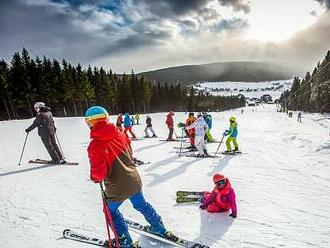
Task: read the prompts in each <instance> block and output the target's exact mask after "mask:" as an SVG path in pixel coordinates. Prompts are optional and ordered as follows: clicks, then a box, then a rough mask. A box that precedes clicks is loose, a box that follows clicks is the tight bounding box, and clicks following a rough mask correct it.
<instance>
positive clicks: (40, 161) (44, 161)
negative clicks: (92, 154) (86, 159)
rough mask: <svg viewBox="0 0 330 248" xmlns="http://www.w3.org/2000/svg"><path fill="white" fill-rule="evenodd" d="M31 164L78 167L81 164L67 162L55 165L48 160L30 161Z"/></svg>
mask: <svg viewBox="0 0 330 248" xmlns="http://www.w3.org/2000/svg"><path fill="white" fill-rule="evenodd" d="M29 163H32V164H52V165H78V164H79V163H76V162H65V163H64V164H59V163H54V162H52V161H49V160H46V159H39V158H37V159H35V160H29Z"/></svg>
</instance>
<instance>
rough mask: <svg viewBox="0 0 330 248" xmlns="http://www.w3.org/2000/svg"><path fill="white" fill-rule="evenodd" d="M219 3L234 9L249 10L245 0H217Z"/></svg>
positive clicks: (247, 11)
mask: <svg viewBox="0 0 330 248" xmlns="http://www.w3.org/2000/svg"><path fill="white" fill-rule="evenodd" d="M219 3H220V5H222V6H226V7H232V8H233V10H234V11H243V12H244V13H249V12H250V6H249V5H248V4H247V3H246V1H245V0H219Z"/></svg>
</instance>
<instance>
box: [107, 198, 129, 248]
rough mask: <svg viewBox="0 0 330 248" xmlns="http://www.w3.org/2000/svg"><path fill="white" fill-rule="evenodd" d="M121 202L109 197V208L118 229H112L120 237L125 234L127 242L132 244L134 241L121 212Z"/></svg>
mask: <svg viewBox="0 0 330 248" xmlns="http://www.w3.org/2000/svg"><path fill="white" fill-rule="evenodd" d="M121 204H122V202H114V201H111V200H109V199H107V205H108V209H109V212H110V214H111V217H112V221H113V224H114V227H115V229H116V230H112V231H114V232H117V235H118V237H122V235H124V236H125V238H126V239H127V241H126V242H127V243H128V244H131V243H132V242H133V241H132V238H131V236H130V234H129V232H128V226H127V224H126V222H125V219H124V217H123V215H122V214H121V213H120V212H119V209H118V208H119V207H120V205H121ZM111 228H112V227H111Z"/></svg>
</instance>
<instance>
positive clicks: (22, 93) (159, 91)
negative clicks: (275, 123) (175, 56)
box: [0, 48, 245, 120]
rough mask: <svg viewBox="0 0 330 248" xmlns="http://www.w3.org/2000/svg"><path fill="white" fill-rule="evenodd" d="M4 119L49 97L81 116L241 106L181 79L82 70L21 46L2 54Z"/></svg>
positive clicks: (66, 112) (28, 112)
mask: <svg viewBox="0 0 330 248" xmlns="http://www.w3.org/2000/svg"><path fill="white" fill-rule="evenodd" d="M0 96H1V99H2V100H1V103H0V119H1V120H6V119H20V118H29V117H33V116H34V113H33V103H34V102H36V101H42V102H45V103H46V105H47V106H49V107H51V109H52V112H53V114H54V115H55V116H58V117H61V116H82V115H84V112H85V110H86V109H87V108H88V107H89V106H92V105H101V106H104V107H105V108H106V109H107V110H108V111H109V112H110V113H111V114H116V113H125V112H129V113H150V112H161V111H169V110H173V111H221V110H225V109H230V108H237V107H242V106H244V105H245V100H244V99H243V98H240V97H236V96H229V97H225V96H212V95H209V94H207V93H196V92H195V90H194V89H193V88H192V87H182V86H181V85H180V84H164V85H162V84H160V83H159V82H158V83H155V82H153V83H151V82H149V81H147V80H145V79H144V78H143V77H138V76H137V75H135V74H134V72H133V71H132V72H131V74H122V75H119V74H116V73H113V71H112V70H105V69H104V68H103V67H101V68H97V67H94V68H92V67H91V66H88V68H87V69H83V68H82V67H81V65H80V64H78V65H77V66H73V65H71V64H70V63H68V62H67V61H65V60H64V59H63V60H62V62H61V63H60V62H58V61H57V60H56V59H49V58H47V57H45V56H44V57H43V58H40V57H38V56H36V58H35V59H33V58H31V57H30V55H29V53H28V51H27V50H26V49H25V48H23V49H22V51H21V53H19V52H16V53H15V54H14V55H13V57H12V60H11V61H10V63H7V62H6V61H5V60H3V59H0Z"/></svg>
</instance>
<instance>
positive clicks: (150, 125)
mask: <svg viewBox="0 0 330 248" xmlns="http://www.w3.org/2000/svg"><path fill="white" fill-rule="evenodd" d="M146 123H147V127H152V124H151V118H150V117H148V118H147V119H146Z"/></svg>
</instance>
